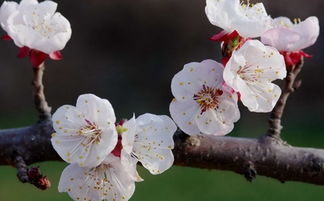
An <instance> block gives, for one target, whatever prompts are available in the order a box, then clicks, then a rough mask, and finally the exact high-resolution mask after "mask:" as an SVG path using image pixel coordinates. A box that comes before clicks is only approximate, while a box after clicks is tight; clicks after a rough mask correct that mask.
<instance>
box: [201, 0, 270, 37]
mask: <svg viewBox="0 0 324 201" xmlns="http://www.w3.org/2000/svg"><path fill="white" fill-rule="evenodd" d="M205 12H206V15H207V17H208V19H209V21H210V23H211V24H213V25H215V26H217V27H220V28H222V29H223V30H224V31H223V32H221V33H220V34H217V35H215V36H214V39H215V40H216V39H218V40H225V39H228V38H229V35H231V33H232V32H234V31H237V32H238V34H239V35H240V36H242V37H245V38H255V37H259V36H261V34H263V32H265V31H266V30H267V29H268V28H269V21H270V19H271V18H270V17H269V16H268V14H267V12H266V10H265V8H264V6H263V4H262V3H257V4H254V5H252V4H241V3H240V0H206V7H205Z"/></svg>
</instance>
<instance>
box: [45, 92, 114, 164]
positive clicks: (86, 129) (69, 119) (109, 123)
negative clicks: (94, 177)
mask: <svg viewBox="0 0 324 201" xmlns="http://www.w3.org/2000/svg"><path fill="white" fill-rule="evenodd" d="M115 121H116V117H115V113H114V110H113V108H112V106H111V104H110V103H109V101H108V100H106V99H101V98H99V97H97V96H95V95H93V94H84V95H81V96H79V98H78V100H77V103H76V106H72V105H63V106H61V107H60V108H58V109H57V111H56V112H55V113H54V114H53V127H54V129H55V131H56V133H54V134H53V135H52V139H51V141H52V145H53V147H54V149H55V150H56V152H57V153H58V154H59V155H60V156H61V158H62V159H63V160H65V161H66V162H68V163H78V164H79V165H80V166H85V167H96V166H98V165H99V164H100V163H101V162H102V161H103V160H104V159H105V158H106V157H107V156H108V154H109V153H111V152H112V151H113V149H114V148H115V146H116V144H117V138H118V137H117V131H116V128H115Z"/></svg>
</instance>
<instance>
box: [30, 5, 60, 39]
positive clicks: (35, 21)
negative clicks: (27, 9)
mask: <svg viewBox="0 0 324 201" xmlns="http://www.w3.org/2000/svg"><path fill="white" fill-rule="evenodd" d="M25 17H26V18H29V20H28V21H27V20H26V21H25V23H26V25H27V26H29V27H30V28H32V29H33V30H35V31H37V32H38V33H39V34H41V35H42V36H43V37H45V38H50V37H52V36H53V35H54V34H55V33H56V32H57V29H56V26H55V24H53V23H51V17H52V16H51V15H42V14H40V13H39V11H38V10H37V8H34V10H33V11H32V13H31V15H30V16H27V15H26V16H25Z"/></svg>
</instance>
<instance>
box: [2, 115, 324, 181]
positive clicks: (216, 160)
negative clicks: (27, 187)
mask: <svg viewBox="0 0 324 201" xmlns="http://www.w3.org/2000/svg"><path fill="white" fill-rule="evenodd" d="M53 132H54V130H53V128H52V123H51V121H50V120H45V121H42V122H40V123H38V124H35V125H33V126H30V127H25V128H17V129H8V130H1V131H0V165H13V166H15V163H16V161H15V158H16V156H17V155H19V156H21V157H22V159H23V160H24V161H25V163H26V164H27V165H29V164H33V163H36V162H42V161H53V160H55V161H61V160H62V159H61V158H60V157H59V156H58V155H57V153H56V152H55V150H54V149H53V147H52V145H51V142H50V136H51V134H52V133H53ZM174 139H175V149H174V150H173V153H174V156H175V165H180V166H187V167H195V168H207V169H219V170H228V171H233V172H236V173H239V174H242V175H244V176H245V177H246V178H247V179H248V180H252V179H253V178H254V177H255V176H256V174H258V175H263V176H267V177H272V178H275V179H278V180H279V181H281V182H284V181H300V182H306V183H312V184H318V185H324V150H322V149H311V148H298V147H292V146H289V145H287V144H284V143H281V142H280V141H278V140H275V139H274V138H271V137H267V136H266V137H262V138H260V139H247V138H236V137H213V136H199V137H189V136H187V135H185V134H183V133H182V132H181V131H178V132H177V133H176V134H175V136H174Z"/></svg>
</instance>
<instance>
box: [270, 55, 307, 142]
mask: <svg viewBox="0 0 324 201" xmlns="http://www.w3.org/2000/svg"><path fill="white" fill-rule="evenodd" d="M303 65H304V60H303V59H302V60H301V61H300V63H299V64H297V65H295V66H293V67H291V68H290V69H288V70H287V71H288V72H287V73H288V74H287V77H286V78H285V79H284V86H283V88H282V94H281V96H280V98H279V100H278V102H277V104H276V105H275V107H274V108H273V110H272V112H271V114H270V118H269V130H268V132H267V136H268V137H272V138H276V139H280V134H281V129H282V126H281V118H282V115H283V112H284V109H285V107H286V103H287V99H288V97H289V95H290V94H291V93H293V92H294V91H295V90H296V89H297V88H299V87H300V85H301V80H296V78H297V76H298V74H299V73H300V71H301V69H302V67H303Z"/></svg>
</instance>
